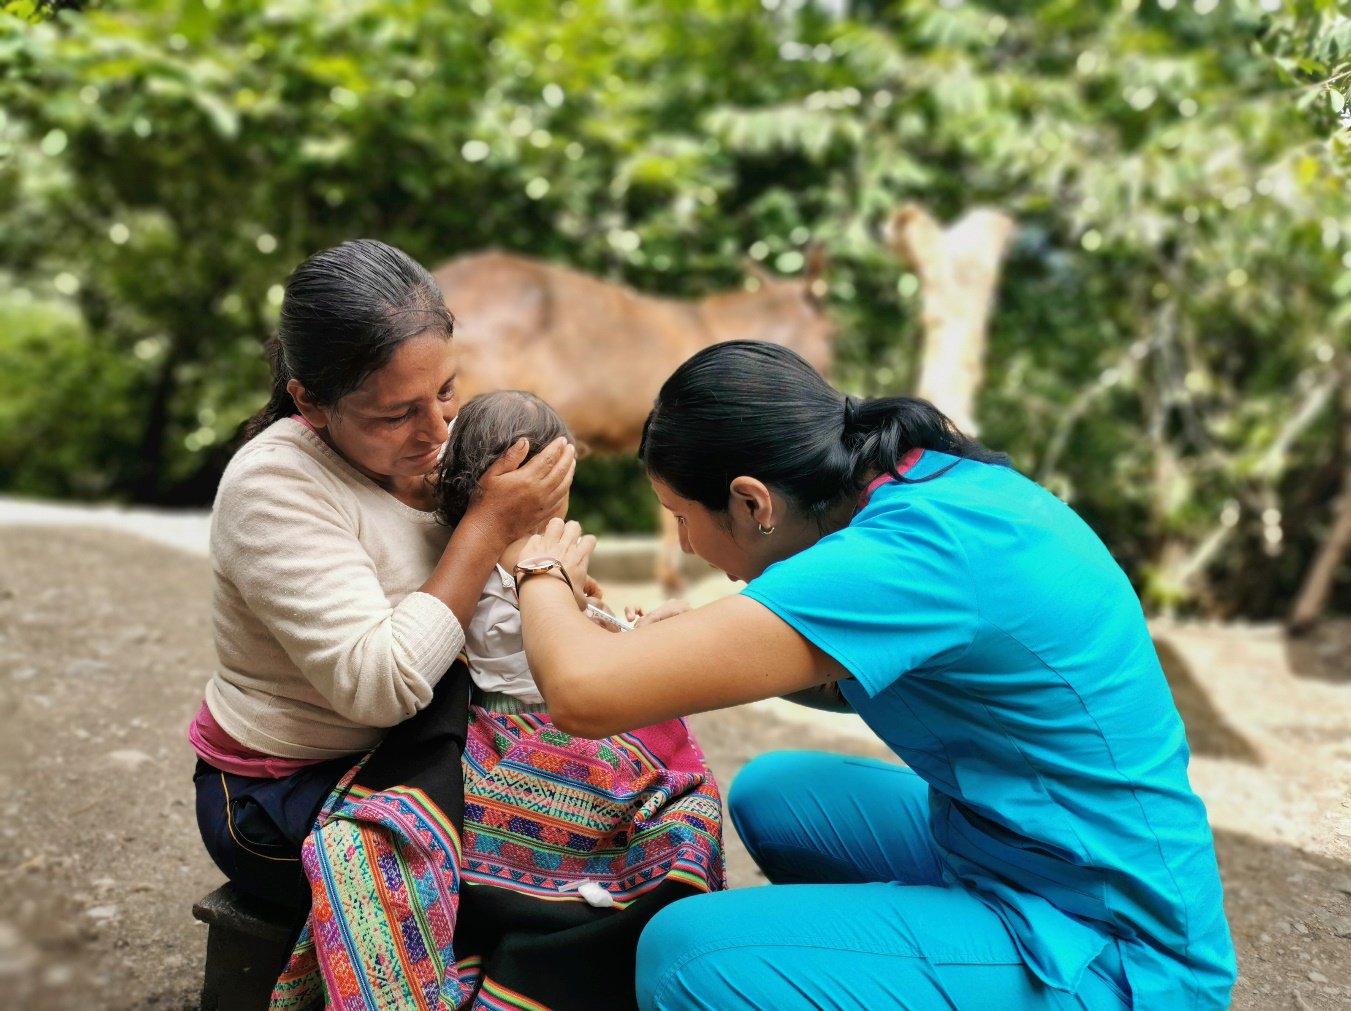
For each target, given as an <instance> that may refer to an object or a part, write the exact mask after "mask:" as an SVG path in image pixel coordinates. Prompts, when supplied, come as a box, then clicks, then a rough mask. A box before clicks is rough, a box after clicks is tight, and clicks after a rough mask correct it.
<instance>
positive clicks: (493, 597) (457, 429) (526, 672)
mask: <svg viewBox="0 0 1351 1011" xmlns="http://www.w3.org/2000/svg"><path fill="white" fill-rule="evenodd" d="M560 435H562V436H565V437H566V438H567V439H568V441H569V442H571V441H572V433H571V432H570V431H569V430H568V426H567V424H566V423H565V422H564V421H563V419H562V418H561V417H559V416H558V412H557V411H555V410H554V409H553V408H552V407H550V406H549V405H548V404H546V403H545V402H544V401H543V400H541V399H540V398H539V397H537V396H535V395H534V394H533V393H525V392H522V391H519V390H500V391H498V392H496V393H485V394H482V395H480V396H477V397H474V398H473V399H472V400H470V401H469V402H468V403H467V404H465V405H464V407H463V408H461V410H460V414H459V416H458V417H457V418H456V419H455V424H454V427H453V428H452V429H451V432H450V441H449V442H448V444H447V445H446V453H445V458H444V461H443V463H442V469H441V477H440V485H439V487H438V489H437V502H438V505H439V517H440V519H441V521H442V522H443V523H447V524H450V525H452V526H453V525H454V524H456V523H458V522H459V521H460V520H461V518H463V516H464V514H465V512H466V510H467V509H468V508H469V504H470V502H472V501H473V499H474V497H475V496H476V495H477V494H478V493H479V484H478V482H479V478H481V477H482V476H483V475H484V473H485V472H486V471H487V470H488V468H489V467H490V466H492V464H493V462H494V461H495V460H497V458H498V457H499V456H501V455H502V454H503V453H504V452H506V450H507V449H508V448H509V447H510V446H512V445H513V444H515V443H516V442H517V441H518V440H519V439H521V438H526V439H529V440H530V450H529V452H528V454H527V455H526V458H525V459H526V460H528V459H530V458H531V457H532V456H534V455H535V454H536V453H538V452H539V451H540V450H541V449H543V448H544V447H545V446H547V445H548V444H549V443H550V442H552V441H553V440H554V439H556V438H558V437H559V436H560ZM522 462H524V461H522ZM566 511H567V503H566V502H565V503H564V506H563V514H565V513H566ZM560 515H562V514H560ZM526 540H527V538H522V539H521V540H519V541H516V542H515V543H514V544H512V545H510V546H509V547H508V548H507V549H506V551H505V552H503V554H502V557H501V558H499V559H498V560H497V568H496V570H495V571H494V572H493V574H492V575H491V576H489V577H488V583H487V585H486V586H485V587H484V588H483V595H482V596H481V597H480V598H479V602H478V608H477V609H476V610H475V612H474V618H473V620H472V621H471V622H470V623H469V627H468V628H466V629H465V630H464V651H465V655H466V657H467V659H468V661H469V671H470V675H471V677H472V678H473V680H474V685H475V689H476V690H475V692H474V703H475V704H476V705H481V706H483V708H485V709H488V710H490V711H492V712H497V713H533V712H543V711H544V710H545V708H546V707H545V705H544V697H543V696H542V695H540V693H539V689H538V688H537V687H536V686H535V679H534V676H533V675H532V674H531V673H530V668H529V666H528V665H527V664H526V661H525V647H524V645H523V643H522V639H521V612H520V610H519V609H518V607H517V603H516V581H515V579H514V578H513V576H512V567H513V566H514V565H515V564H516V562H517V560H518V559H519V557H520V553H521V548H522V547H524V545H525V541H526ZM597 590H598V587H596V586H595V584H594V583H591V582H590V581H588V587H587V588H586V592H587V594H588V595H589V596H590V595H594V594H595V593H596V591H597ZM597 624H601V621H599V620H598V621H597Z"/></svg>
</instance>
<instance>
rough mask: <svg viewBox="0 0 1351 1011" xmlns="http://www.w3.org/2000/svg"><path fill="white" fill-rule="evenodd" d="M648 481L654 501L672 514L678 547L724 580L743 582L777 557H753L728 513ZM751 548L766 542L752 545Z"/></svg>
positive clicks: (653, 479) (663, 485) (743, 537)
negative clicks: (716, 570) (723, 574)
mask: <svg viewBox="0 0 1351 1011" xmlns="http://www.w3.org/2000/svg"><path fill="white" fill-rule="evenodd" d="M651 481H652V490H653V491H654V492H655V493H656V495H657V501H658V502H660V503H661V506H662V508H663V509H665V510H667V511H668V512H669V513H670V514H671V515H672V516H674V517H675V521H676V529H677V530H678V531H679V532H680V550H681V551H683V552H685V553H686V554H687V555H698V556H699V557H700V558H702V559H703V560H704V561H706V562H708V564H709V565H712V566H713V567H714V568H716V569H721V570H722V571H723V572H725V573H726V574H727V578H728V579H741V580H747V581H749V580H751V579H754V578H755V577H756V576H758V575H759V574H760V573H761V572H763V571H764V570H765V568H766V567H767V566H768V565H769V562H770V561H776V560H777V559H770V560H768V561H767V560H764V559H759V558H755V557H754V555H755V554H756V553H757V552H755V551H750V550H747V547H746V538H745V536H744V535H740V534H739V532H738V531H737V530H736V529H735V524H734V523H733V522H732V521H731V516H730V514H729V513H715V512H713V510H711V509H709V508H708V507H707V506H704V505H701V504H700V503H698V502H695V501H694V500H693V499H687V498H684V497H683V496H681V495H678V494H676V492H675V491H674V490H673V489H672V488H671V486H670V485H668V484H666V483H665V482H664V481H661V480H659V479H658V478H655V477H654V478H652V479H651ZM768 539H769V538H761V540H768ZM751 543H752V544H754V542H751ZM755 547H756V548H757V549H759V548H762V547H768V545H763V546H762V545H758V544H756V545H755Z"/></svg>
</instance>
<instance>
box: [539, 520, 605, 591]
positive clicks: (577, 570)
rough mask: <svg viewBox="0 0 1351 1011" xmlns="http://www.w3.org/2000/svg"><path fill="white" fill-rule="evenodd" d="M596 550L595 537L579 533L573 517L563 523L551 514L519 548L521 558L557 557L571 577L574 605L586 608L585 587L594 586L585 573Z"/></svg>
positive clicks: (579, 530)
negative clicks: (551, 517) (538, 529)
mask: <svg viewBox="0 0 1351 1011" xmlns="http://www.w3.org/2000/svg"><path fill="white" fill-rule="evenodd" d="M595 550H596V538H595V537H593V536H591V535H590V534H583V533H582V526H581V524H580V523H578V522H577V521H576V520H568V521H567V522H566V523H565V522H563V521H562V520H561V519H559V518H558V517H557V516H555V517H554V518H553V519H551V520H550V521H549V522H548V523H547V524H546V525H545V527H544V529H543V530H542V531H540V532H539V533H537V534H535V535H533V536H532V537H531V538H530V539H529V540H528V541H526V542H525V546H524V547H523V548H521V558H557V559H558V560H559V561H560V562H562V563H563V568H564V569H565V570H566V571H567V574H568V578H569V579H571V580H572V593H573V596H575V597H576V598H577V607H578V608H579V609H581V610H585V609H586V588H587V586H588V585H592V586H594V585H596V584H595V582H594V581H593V580H591V578H590V577H589V576H588V575H587V574H586V567H587V566H588V565H589V564H590V563H591V553H592V552H593V551H595Z"/></svg>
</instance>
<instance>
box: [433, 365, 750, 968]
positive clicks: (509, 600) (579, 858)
mask: <svg viewBox="0 0 1351 1011" xmlns="http://www.w3.org/2000/svg"><path fill="white" fill-rule="evenodd" d="M560 435H562V436H566V437H568V438H571V434H570V433H569V432H568V428H567V425H565V424H564V423H563V419H562V418H560V417H559V416H558V413H557V412H556V411H554V410H553V408H551V407H550V406H549V405H548V404H546V403H544V401H542V400H540V399H539V398H538V397H536V396H534V395H532V394H529V393H520V392H517V391H505V392H500V393H487V394H484V395H482V396H478V397H475V398H474V399H472V400H470V401H469V403H467V404H465V405H464V407H463V408H462V409H461V411H460V415H459V417H458V418H457V419H456V420H455V426H454V427H453V428H452V429H451V433H450V441H449V442H448V443H447V445H446V453H445V459H444V462H443V464H442V473H441V477H440V483H439V485H438V487H437V502H438V506H439V512H440V517H441V519H442V521H443V522H447V523H452V524H453V523H457V522H459V520H460V519H461V518H462V517H463V516H464V513H465V510H466V509H467V508H468V507H469V503H470V502H472V501H473V499H474V496H475V495H477V494H479V484H478V482H479V478H480V477H481V476H482V475H483V474H484V473H485V472H486V471H487V469H488V468H489V467H490V466H491V465H492V463H493V461H495V460H496V459H497V458H498V457H499V456H501V455H502V453H503V452H505V451H506V449H507V448H508V447H509V446H512V445H514V444H515V443H516V442H517V440H519V439H521V438H522V437H524V438H526V439H529V440H530V453H531V454H532V455H533V454H534V453H535V452H537V451H539V450H540V449H542V448H543V447H544V446H546V445H548V444H549V443H550V442H551V441H553V440H554V439H556V438H558V436H560ZM566 510H567V505H566V503H565V504H564V506H563V511H564V512H566ZM524 546H525V539H524V538H523V539H521V540H520V541H517V542H516V543H515V544H512V545H511V546H510V547H509V548H507V550H506V551H505V552H503V554H502V557H501V558H499V559H498V564H497V568H496V570H495V571H494V572H493V574H492V575H491V576H490V577H489V578H488V583H487V585H486V586H485V587H484V588H483V595H482V596H481V597H480V598H479V602H478V608H477V609H476V610H475V612H474V617H473V619H472V620H471V621H470V622H469V627H468V628H466V629H465V655H466V657H467V659H468V662H469V670H470V676H471V677H472V678H473V682H474V690H473V694H472V697H471V700H470V706H469V723H468V728H467V731H466V734H467V737H466V741H465V745H464V753H463V762H462V765H463V769H464V824H463V835H462V842H463V861H462V863H461V866H460V872H461V876H462V880H463V882H464V883H465V884H466V885H474V886H476V887H477V888H480V889H484V888H494V889H504V890H506V891H508V892H515V893H518V899H519V898H520V897H522V896H524V897H526V898H528V899H543V900H545V902H546V904H552V903H556V902H563V903H584V904H586V905H587V906H591V907H597V908H604V909H608V910H610V912H611V913H614V914H616V915H622V914H623V911H624V910H625V909H627V908H628V907H629V906H631V905H634V904H635V903H636V905H634V912H633V913H631V914H628V916H627V920H628V922H629V923H630V925H631V926H630V928H627V929H631V930H632V931H634V933H633V936H632V943H633V945H634V946H635V947H636V944H637V933H636V931H637V930H639V929H641V926H642V924H643V923H645V922H646V920H647V918H648V917H649V916H650V915H651V912H650V910H652V909H654V908H655V907H657V906H661V905H664V904H665V903H666V902H669V901H672V900H674V899H675V898H678V897H679V896H681V895H687V894H689V893H690V891H691V890H694V891H716V890H718V889H719V888H721V887H722V886H723V862H722V843H721V836H722V803H721V799H720V797H719V795H718V787H717V784H716V783H715V782H714V781H713V775H712V773H711V772H709V770H708V766H707V765H706V763H705V762H704V758H703V754H702V753H701V752H700V750H699V746H698V744H697V743H695V741H694V738H693V737H692V736H691V735H690V731H689V726H688V724H687V723H686V722H685V720H683V719H672V720H666V721H664V722H662V723H658V724H654V725H653V726H650V727H644V728H642V729H640V730H635V731H632V732H630V733H627V734H619V735H616V736H614V737H608V738H605V739H603V740H587V739H584V738H580V737H573V736H572V735H570V734H565V733H563V732H562V731H561V730H559V729H558V728H557V727H555V726H554V724H553V721H552V720H551V719H550V718H549V713H548V711H547V706H546V705H545V703H544V698H543V697H542V696H541V695H540V691H539V688H538V687H537V686H536V684H535V678H534V675H533V674H531V672H530V667H529V665H528V664H527V663H526V658H525V651H524V644H523V642H522V636H521V612H520V610H519V608H518V607H517V603H516V586H515V581H514V580H513V579H512V575H511V570H512V567H513V566H514V565H515V564H516V562H517V560H518V559H519V557H520V553H521V550H522V548H524ZM583 589H584V593H585V595H586V596H587V597H595V596H597V595H598V594H599V592H600V588H599V587H597V586H596V585H595V583H594V582H592V581H591V580H588V581H587V585H586V586H585V587H584V588H583ZM685 606H687V605H684V604H683V602H682V603H681V604H679V605H672V604H666V605H662V606H661V607H659V608H657V609H655V610H653V611H652V612H650V613H648V614H646V615H643V614H642V612H641V611H638V610H637V609H634V610H632V611H631V612H630V615H631V616H634V617H638V618H639V622H640V625H642V624H646V623H649V622H653V621H659V620H662V619H664V618H666V617H669V616H670V615H673V614H676V613H678V611H679V610H681V609H683V608H684V607H685ZM592 620H594V621H596V623H597V624H599V625H601V626H602V627H606V623H605V622H603V621H601V620H599V619H597V618H595V617H594V616H593V618H592ZM611 630H613V628H612V629H611ZM492 905H493V903H488V906H492ZM512 908H514V907H512ZM644 910H648V911H644ZM553 920H554V914H550V922H553ZM579 922H584V921H579ZM590 926H591V927H594V926H596V924H591V925H590ZM578 929H587V930H589V929H590V927H579V928H578ZM616 929H618V927H616ZM613 936H616V935H611V934H597V935H596V937H597V938H599V939H600V940H598V942H597V943H598V944H600V945H602V946H604V945H605V944H606V943H608V942H606V941H605V940H604V938H612V937H613ZM490 968H491V967H490Z"/></svg>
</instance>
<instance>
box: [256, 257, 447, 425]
mask: <svg viewBox="0 0 1351 1011" xmlns="http://www.w3.org/2000/svg"><path fill="white" fill-rule="evenodd" d="M454 329H455V317H454V316H452V315H451V314H450V310H449V309H447V308H446V302H445V299H444V298H442V296H441V287H440V285H438V284H437V283H436V280H435V278H433V277H432V275H431V274H430V273H428V271H427V268H426V267H424V266H422V264H420V263H418V262H417V261H416V260H414V259H413V258H412V257H411V256H409V255H408V254H407V253H405V252H404V251H403V250H401V249H396V248H395V247H394V246H390V245H387V244H386V243H383V242H379V241H377V240H375V239H356V240H354V241H351V242H344V243H342V244H341V245H339V246H334V247H332V248H331V249H321V250H320V251H319V252H317V253H315V254H314V255H313V256H311V257H309V258H308V259H307V260H305V261H304V262H303V263H301V264H300V266H298V267H296V269H295V270H294V271H293V272H292V274H291V277H290V279H289V280H287V282H286V291H285V293H284V294H283V295H282V300H281V320H280V322H279V323H278V324H277V335H276V336H275V337H273V338H272V339H271V340H270V341H268V344H267V349H266V350H267V356H268V361H269V363H270V364H271V366H272V397H271V399H269V400H268V402H267V405H266V406H265V407H264V408H263V409H262V410H261V411H259V412H258V413H257V414H256V415H254V416H253V418H252V419H250V421H249V422H248V423H247V425H246V426H245V428H244V438H245V440H248V439H252V438H253V437H254V436H255V435H257V434H258V433H259V432H261V431H262V430H263V429H265V428H267V427H268V426H269V425H271V424H272V423H273V422H274V421H277V420H278V419H279V418H286V417H290V416H291V415H292V414H295V413H296V402H295V400H294V399H292V397H291V393H290V391H289V390H287V388H286V384H287V383H289V382H290V381H291V380H292V379H296V380H299V381H300V385H301V386H303V387H305V392H306V393H308V394H309V395H310V398H311V399H312V400H313V401H314V402H315V403H316V404H318V405H319V406H321V407H329V406H332V405H333V404H336V403H337V402H338V401H339V400H340V399H341V398H343V397H345V396H346V395H347V394H349V393H351V392H352V391H353V390H355V389H356V388H357V387H358V386H360V385H361V384H362V383H363V382H365V381H366V378H367V377H368V376H370V375H371V374H372V373H375V372H378V371H380V369H382V368H384V367H385V366H386V365H387V364H389V360H390V359H391V358H392V357H394V352H395V351H396V350H397V349H398V347H399V345H401V344H402V343H403V342H404V341H406V340H408V338H410V337H416V336H418V335H419V334H424V333H434V334H436V335H438V336H440V337H444V338H445V339H446V340H450V338H451V335H452V334H453V333H454Z"/></svg>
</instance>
